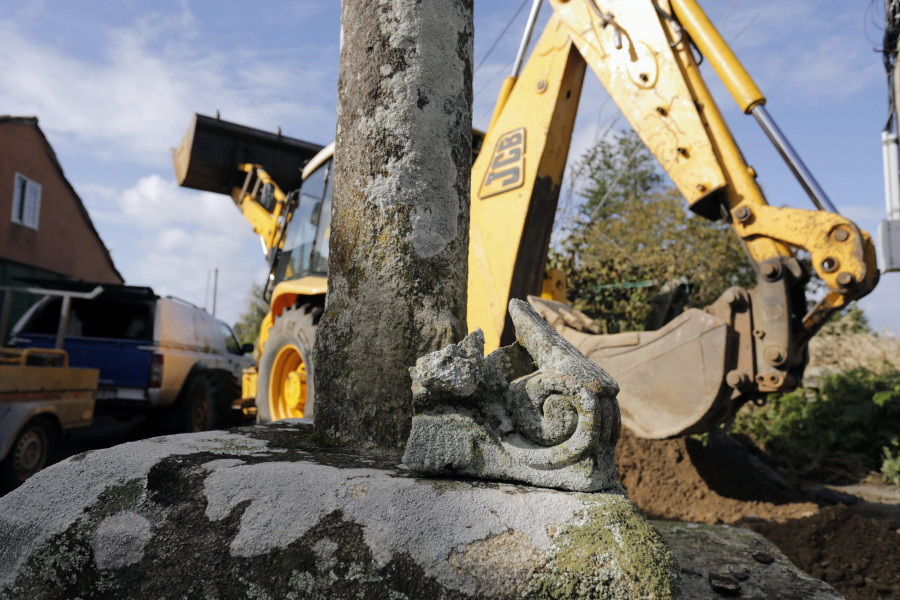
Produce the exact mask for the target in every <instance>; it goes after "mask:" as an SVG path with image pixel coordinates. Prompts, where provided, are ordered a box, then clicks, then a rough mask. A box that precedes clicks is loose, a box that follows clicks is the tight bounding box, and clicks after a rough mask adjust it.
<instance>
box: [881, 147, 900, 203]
mask: <svg viewBox="0 0 900 600" xmlns="http://www.w3.org/2000/svg"><path fill="white" fill-rule="evenodd" d="M897 144H898V139H897V134H896V133H893V132H890V131H887V130H885V131H882V132H881V156H882V160H883V161H884V164H883V166H884V201H885V205H886V206H887V218H888V219H900V158H898V156H900V152H898V147H897Z"/></svg>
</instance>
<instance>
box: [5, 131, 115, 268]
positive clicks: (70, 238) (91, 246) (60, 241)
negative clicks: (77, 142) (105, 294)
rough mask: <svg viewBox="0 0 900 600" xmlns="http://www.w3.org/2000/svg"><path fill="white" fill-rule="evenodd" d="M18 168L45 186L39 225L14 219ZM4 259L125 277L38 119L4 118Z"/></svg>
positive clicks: (23, 173)
mask: <svg viewBox="0 0 900 600" xmlns="http://www.w3.org/2000/svg"><path fill="white" fill-rule="evenodd" d="M16 173H21V174H22V175H25V176H26V177H28V178H29V179H32V180H34V181H36V182H37V183H39V184H41V186H42V191H41V203H40V217H39V222H38V229H37V231H35V230H34V229H31V228H28V227H26V226H23V225H19V224H17V223H13V222H12V207H13V193H14V185H15V174H16ZM0 259H6V261H11V262H14V263H19V264H21V265H28V266H32V267H36V268H38V269H41V270H45V271H51V272H53V273H58V274H60V275H63V276H65V277H67V278H69V279H75V280H77V279H84V280H87V281H98V282H102V283H122V281H123V280H122V277H121V275H119V273H118V272H117V271H116V268H115V266H114V265H113V263H112V259H111V258H110V256H109V253H108V252H107V250H106V248H105V247H104V245H103V242H102V241H101V240H100V238H99V236H98V235H97V233H96V231H95V230H94V228H93V225H92V224H91V222H90V219H89V217H88V215H87V212H86V211H85V209H84V207H83V206H82V204H81V200H80V199H79V198H78V196H77V195H76V194H75V192H74V191H73V190H72V188H71V187H70V186H69V184H68V183H67V181H66V179H65V177H64V176H63V174H62V172H61V169H60V168H59V166H58V163H57V162H56V159H55V156H54V155H53V150H52V149H51V148H50V146H49V144H48V143H47V142H46V140H45V138H44V136H43V134H42V133H41V131H40V130H39V129H38V127H37V120H36V119H9V120H5V121H4V120H0Z"/></svg>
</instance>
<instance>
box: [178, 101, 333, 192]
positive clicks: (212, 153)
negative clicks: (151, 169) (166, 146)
mask: <svg viewBox="0 0 900 600" xmlns="http://www.w3.org/2000/svg"><path fill="white" fill-rule="evenodd" d="M321 149H322V146H320V145H319V144H313V143H311V142H305V141H303V140H298V139H295V138H292V137H288V136H286V135H281V133H280V132H279V133H270V132H268V131H262V130H259V129H253V128H252V127H245V126H244V125H238V124H237V123H229V122H228V121H223V120H221V119H218V118H213V117H207V116H204V115H198V114H195V115H194V118H193V120H192V121H191V126H190V127H189V128H188V130H187V133H186V134H185V135H184V138H183V139H182V140H181V143H180V144H179V145H178V148H176V149H175V150H173V151H172V162H173V163H174V165H175V176H176V178H177V179H178V185H181V186H184V187H188V188H192V189H195V190H202V191H205V192H214V193H216V194H225V195H226V196H230V195H231V193H232V190H233V189H234V188H235V187H238V188H240V187H241V184H242V183H243V181H244V177H245V176H246V173H244V172H241V171H239V170H238V165H241V164H245V163H250V164H258V165H263V166H264V167H265V169H266V172H267V173H268V174H269V176H270V177H271V178H272V179H273V180H274V181H275V183H277V184H278V186H279V187H280V188H281V189H283V190H293V189H296V188H298V187H300V181H301V177H300V172H301V169H302V168H303V165H305V164H306V163H307V162H309V160H310V159H311V158H312V157H313V156H315V155H316V153H317V152H318V151H319V150H321Z"/></svg>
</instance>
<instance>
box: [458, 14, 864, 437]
mask: <svg viewBox="0 0 900 600" xmlns="http://www.w3.org/2000/svg"><path fill="white" fill-rule="evenodd" d="M550 4H551V5H552V8H553V11H554V12H553V15H552V16H551V18H550V20H549V22H548V23H547V25H546V27H545V29H544V32H543V34H542V35H541V37H540V39H539V40H538V42H537V44H536V46H535V48H534V50H533V52H532V55H531V57H530V58H529V60H528V61H527V63H526V64H525V67H524V69H523V70H522V72H521V73H520V74H519V73H517V74H516V75H514V76H513V77H510V78H509V79H507V81H506V82H505V83H504V86H503V88H502V91H501V95H500V98H499V100H498V104H497V108H496V109H495V112H494V116H493V119H492V122H491V126H490V128H489V130H488V133H487V135H486V137H485V140H484V146H483V148H484V150H483V151H482V153H481V154H480V155H479V157H478V159H477V161H476V163H475V165H474V167H473V173H472V194H471V197H472V208H471V230H470V233H471V240H470V252H469V273H470V280H469V281H470V283H469V304H468V314H469V325H470V328H474V327H481V328H482V330H483V331H484V333H485V337H486V341H487V345H488V346H494V347H496V346H498V345H500V344H501V343H503V344H505V343H509V342H510V341H512V339H511V336H512V329H511V327H510V324H509V323H508V321H506V320H505V317H504V315H505V307H506V305H507V303H508V301H509V299H510V298H513V297H519V298H522V297H526V296H536V295H538V294H539V293H540V290H541V278H542V275H543V271H544V269H543V264H544V262H545V260H546V255H547V250H548V246H549V238H550V231H551V229H552V225H553V216H554V213H555V210H556V202H557V199H558V196H559V190H560V186H561V182H562V176H563V171H564V168H565V163H566V158H567V154H568V148H569V144H570V142H571V136H572V129H573V127H574V119H575V113H576V111H577V104H578V101H579V97H580V93H581V87H582V82H583V78H584V74H585V73H586V71H587V69H588V68H590V70H591V71H593V72H594V74H595V75H596V76H597V77H598V79H599V80H600V81H601V82H602V83H603V85H604V86H605V87H606V89H607V91H608V92H609V94H610V96H611V97H612V98H613V100H614V101H615V102H616V104H617V105H618V106H619V108H620V109H621V111H622V113H623V114H624V115H625V117H626V118H627V119H628V121H629V123H630V124H631V126H632V127H633V128H634V130H635V131H636V132H637V133H638V135H639V136H640V137H641V139H642V140H643V142H644V143H645V144H646V146H647V147H648V148H649V149H650V150H651V151H652V152H653V154H654V155H655V156H656V157H657V159H658V160H659V162H660V164H661V165H662V167H663V168H664V169H665V170H666V172H667V173H668V174H669V176H670V177H671V179H672V181H673V182H674V183H675V185H676V186H677V187H678V189H679V190H680V191H681V193H682V194H683V195H684V197H685V198H686V199H687V201H688V203H689V205H690V207H691V209H692V210H694V211H695V212H697V213H698V214H700V215H703V216H705V217H708V218H712V219H718V218H724V219H726V220H727V221H728V222H729V223H730V224H731V225H732V227H733V229H734V231H735V233H736V234H737V235H738V236H739V237H740V239H741V240H742V241H743V244H744V246H745V247H746V250H747V255H748V258H749V259H750V261H751V262H752V263H753V265H754V267H755V269H756V272H757V285H756V286H755V287H754V288H752V289H750V290H744V289H741V288H731V289H729V290H727V291H726V292H725V293H724V294H723V295H722V297H721V298H720V299H719V300H718V301H716V302H715V303H713V304H712V305H711V306H709V307H707V308H706V309H705V310H704V311H700V310H696V309H691V310H688V311H686V312H685V313H683V314H682V315H680V316H679V317H677V318H676V319H674V320H673V321H671V322H670V323H668V324H667V325H665V326H664V327H663V328H661V329H660V330H658V331H650V332H637V333H626V334H615V335H597V334H594V333H591V328H590V327H589V326H583V325H579V324H583V323H584V322H585V318H584V317H583V316H582V315H579V314H577V311H573V309H571V308H569V307H566V306H564V305H561V304H559V303H553V302H547V301H542V300H539V299H537V298H532V303H533V304H535V305H536V307H537V308H538V310H539V311H540V312H541V313H542V314H543V315H544V316H545V318H547V319H548V320H549V321H550V322H551V323H552V324H554V325H555V326H556V327H557V329H558V330H559V331H560V332H561V333H562V334H563V335H564V336H565V337H567V338H568V339H570V341H572V342H573V343H575V345H576V346H577V347H579V348H580V349H581V350H582V351H584V352H585V354H587V355H588V356H589V357H590V358H592V359H593V360H595V361H596V362H597V363H598V364H600V366H602V367H603V368H605V369H606V370H608V371H609V372H610V373H611V374H612V375H613V376H614V377H615V378H616V379H617V380H618V381H619V384H620V387H621V389H622V392H621V393H620V395H619V401H620V406H621V409H622V417H623V421H624V422H625V423H626V425H628V426H629V427H630V428H631V429H633V430H634V431H635V432H637V433H638V434H639V435H641V436H643V437H651V438H661V437H669V436H673V435H680V434H685V433H693V432H698V431H705V430H708V429H709V428H710V427H712V426H714V425H716V424H718V423H721V422H723V421H727V420H728V419H729V418H730V417H731V416H733V414H734V413H735V412H736V411H737V409H738V408H739V407H740V406H741V405H742V404H743V403H744V402H746V401H747V400H751V399H758V398H761V397H764V395H765V394H767V393H771V392H781V391H788V390H791V389H793V388H794V387H795V386H796V385H797V384H798V383H799V381H800V377H801V376H802V373H803V368H804V366H805V363H806V360H807V352H806V344H807V342H808V340H809V338H810V337H811V336H812V335H814V334H815V332H816V331H818V329H819V328H820V327H821V326H822V324H824V322H826V321H827V319H828V317H829V316H830V315H831V314H833V313H834V312H835V311H836V310H839V309H840V308H842V307H843V306H845V305H846V304H847V303H848V302H849V301H851V300H853V299H856V298H860V297H862V296H864V295H865V294H867V293H868V292H870V291H871V290H872V289H873V288H874V286H875V284H876V282H877V280H878V270H877V266H876V264H875V253H874V246H873V244H872V241H871V238H870V237H869V236H868V234H866V233H865V232H864V231H861V230H860V229H859V228H858V227H857V226H856V225H855V224H853V223H852V222H850V221H848V220H847V219H845V218H843V217H841V216H840V215H838V214H836V212H834V211H833V210H831V211H826V210H819V211H805V210H798V209H793V208H775V207H772V206H770V205H769V204H768V203H767V201H766V199H765V197H764V196H763V194H762V191H761V189H760V187H759V185H758V184H757V182H756V173H755V172H754V171H753V169H752V168H751V167H750V166H749V165H747V163H746V162H745V160H744V158H743V156H742V154H741V152H740V149H739V148H738V146H737V144H736V143H735V141H734V139H733V137H732V135H731V133H730V132H729V130H728V127H727V125H726V123H725V120H724V118H723V117H722V114H721V112H720V111H719V109H718V107H717V106H716V104H715V102H714V101H713V98H712V96H711V94H710V92H709V89H708V88H707V86H706V84H705V82H704V81H703V79H702V77H701V75H700V71H699V69H698V66H697V61H696V59H695V56H694V45H696V46H697V48H698V49H699V51H700V52H701V53H702V54H703V56H704V57H705V58H707V59H708V60H709V62H710V63H711V64H712V65H713V67H714V68H715V69H716V71H717V73H718V74H719V76H720V77H721V78H722V79H723V81H724V83H725V84H726V86H727V87H728V88H729V90H730V91H731V93H732V95H733V96H734V98H735V100H736V101H737V102H738V104H739V106H740V107H741V109H742V110H744V112H746V113H748V114H753V115H754V116H756V117H757V119H758V120H759V121H760V123H761V124H762V125H763V127H764V128H765V129H766V131H767V133H769V135H770V137H771V138H772V139H773V141H774V142H775V143H776V146H777V147H778V148H779V150H780V151H781V152H782V154H783V155H784V156H785V158H786V160H788V162H789V165H790V166H791V168H792V169H793V170H794V172H795V173H796V174H797V175H798V178H799V179H800V181H801V184H802V185H803V186H804V188H805V189H807V191H808V192H809V193H810V196H811V198H812V199H813V201H814V202H815V203H817V204H818V205H819V206H820V207H821V208H825V207H828V208H831V206H830V201H828V200H827V197H825V196H824V193H823V192H821V190H820V189H819V188H818V186H817V185H816V184H815V182H814V180H813V179H812V177H811V176H810V175H809V174H808V172H807V171H806V169H805V167H803V165H802V163H801V162H800V161H799V158H797V157H796V155H795V154H794V153H793V150H792V149H791V148H790V146H789V145H788V144H787V143H786V142H785V141H784V139H783V136H782V135H781V133H780V131H778V130H777V126H775V125H774V123H773V122H772V121H771V119H770V118H769V116H768V114H767V113H766V112H765V110H764V109H763V106H764V104H765V97H764V96H763V95H762V94H761V93H760V92H759V90H758V89H757V87H756V86H755V84H754V83H753V81H752V79H750V77H749V75H747V73H746V72H745V71H744V69H743V67H742V66H741V65H740V63H739V62H738V61H737V59H736V58H735V57H734V55H733V54H732V53H731V51H730V50H729V49H728V47H727V45H726V44H725V42H724V41H723V40H722V39H721V37H720V36H719V35H718V33H717V32H716V31H715V29H714V27H713V26H712V24H711V23H709V20H708V19H707V18H706V16H705V15H704V14H703V12H702V10H701V9H700V7H699V6H698V5H697V3H696V2H695V1H694V0H671V2H670V1H668V0H644V1H636V0H550ZM499 223H502V224H503V226H502V227H498V226H497V224H499ZM799 250H805V251H807V252H808V253H809V255H810V258H811V262H812V265H813V268H814V269H815V271H816V274H817V275H819V277H821V279H822V280H823V281H824V282H825V285H826V286H827V293H826V294H825V296H824V298H823V299H822V300H821V301H820V302H818V304H817V305H816V306H815V307H813V308H812V309H811V310H809V311H808V310H807V307H806V298H805V285H806V283H807V280H808V277H809V275H808V273H807V272H806V271H805V269H804V267H803V266H802V265H801V263H800V261H798V259H797V252H798V251H799ZM573 324H574V325H575V326H573Z"/></svg>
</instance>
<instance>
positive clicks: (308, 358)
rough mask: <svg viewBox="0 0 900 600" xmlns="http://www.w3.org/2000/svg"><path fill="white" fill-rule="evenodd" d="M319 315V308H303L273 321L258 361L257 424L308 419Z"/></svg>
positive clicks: (292, 310)
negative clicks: (313, 356) (313, 355)
mask: <svg viewBox="0 0 900 600" xmlns="http://www.w3.org/2000/svg"><path fill="white" fill-rule="evenodd" d="M321 314H322V309H321V308H319V307H316V306H312V305H309V304H304V305H302V306H298V307H293V308H288V309H285V311H284V313H282V315H281V316H280V317H278V318H277V319H275V324H274V325H272V329H270V330H269V337H268V338H267V339H266V342H265V344H264V345H263V350H262V356H260V359H259V376H258V379H257V386H256V389H257V393H256V421H257V423H268V422H270V421H279V420H281V419H296V418H304V417H305V418H311V417H312V414H313V401H314V398H315V395H314V389H313V372H314V368H313V361H312V353H313V343H314V342H315V339H316V325H317V324H318V322H319V317H320V316H321Z"/></svg>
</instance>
